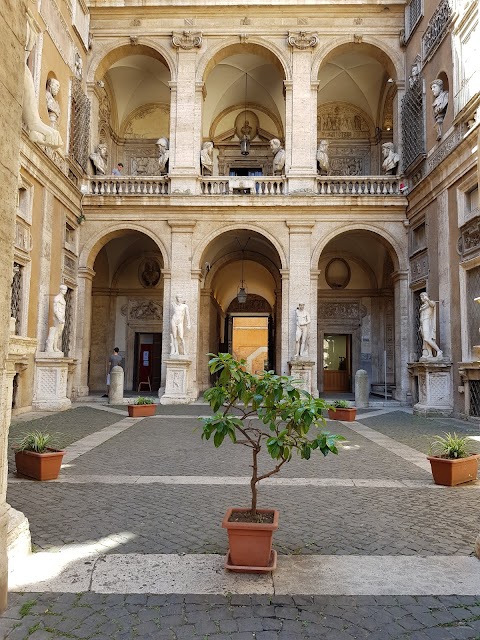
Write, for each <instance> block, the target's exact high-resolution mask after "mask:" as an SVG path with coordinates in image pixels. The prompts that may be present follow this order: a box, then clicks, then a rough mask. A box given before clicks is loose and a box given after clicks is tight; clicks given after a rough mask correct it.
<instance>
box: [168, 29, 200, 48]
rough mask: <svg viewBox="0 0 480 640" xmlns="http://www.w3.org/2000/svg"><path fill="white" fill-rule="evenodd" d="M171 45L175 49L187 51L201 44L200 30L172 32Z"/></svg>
mask: <svg viewBox="0 0 480 640" xmlns="http://www.w3.org/2000/svg"><path fill="white" fill-rule="evenodd" d="M172 46H173V47H176V48H177V49H183V50H184V51H188V50H190V49H194V48H195V47H197V48H200V47H201V46H202V34H201V33H200V31H197V32H193V31H183V33H172Z"/></svg>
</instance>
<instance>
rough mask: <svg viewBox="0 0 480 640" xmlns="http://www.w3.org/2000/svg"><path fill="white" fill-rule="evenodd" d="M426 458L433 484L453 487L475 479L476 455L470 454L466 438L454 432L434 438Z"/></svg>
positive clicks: (476, 468)
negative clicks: (428, 462)
mask: <svg viewBox="0 0 480 640" xmlns="http://www.w3.org/2000/svg"><path fill="white" fill-rule="evenodd" d="M429 453H430V455H429V456H427V458H428V460H429V461H430V466H431V468H432V475H433V481H434V482H435V484H442V485H446V486H447V487H454V486H456V485H457V484H463V483H464V482H472V481H473V480H476V479H477V474H478V454H476V453H472V452H471V444H470V442H469V439H468V436H459V435H457V434H456V433H455V432H453V433H445V434H444V435H443V436H435V438H434V439H433V440H432V442H431V444H430V452H429Z"/></svg>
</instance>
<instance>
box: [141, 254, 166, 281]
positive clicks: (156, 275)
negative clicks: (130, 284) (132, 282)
mask: <svg viewBox="0 0 480 640" xmlns="http://www.w3.org/2000/svg"><path fill="white" fill-rule="evenodd" d="M160 273H161V272H160V264H159V263H158V260H157V259H156V258H145V260H142V262H141V263H140V266H139V268H138V279H139V280H140V283H141V285H142V287H147V288H149V287H155V286H156V285H157V284H158V282H159V280H160Z"/></svg>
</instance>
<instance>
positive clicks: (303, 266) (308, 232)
mask: <svg viewBox="0 0 480 640" xmlns="http://www.w3.org/2000/svg"><path fill="white" fill-rule="evenodd" d="M287 226H288V228H289V230H290V255H289V263H290V273H289V276H290V277H289V295H288V299H289V307H288V313H287V317H288V322H289V327H290V330H289V336H290V343H289V356H290V358H292V357H293V356H294V354H295V332H296V317H295V309H296V308H297V306H298V304H299V303H300V302H303V303H304V304H305V309H306V310H307V311H308V312H309V314H310V317H311V316H312V306H313V304H316V300H315V301H313V300H312V299H311V280H310V259H311V248H310V243H311V237H312V228H313V226H314V224H313V223H312V222H293V221H291V222H290V221H287ZM311 325H312V323H310V332H309V333H310V336H311V334H312V331H314V328H312V326H311ZM308 357H309V358H310V359H313V358H315V357H316V354H315V353H313V352H312V351H311V350H310V345H309V347H308Z"/></svg>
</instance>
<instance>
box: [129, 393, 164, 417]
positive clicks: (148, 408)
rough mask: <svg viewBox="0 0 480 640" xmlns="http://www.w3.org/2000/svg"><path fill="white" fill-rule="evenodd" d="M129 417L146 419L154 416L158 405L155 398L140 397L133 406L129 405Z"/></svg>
mask: <svg viewBox="0 0 480 640" xmlns="http://www.w3.org/2000/svg"><path fill="white" fill-rule="evenodd" d="M127 407H128V415H129V416H130V418H145V417H147V416H154V415H155V411H156V410H157V407H156V404H155V403H154V401H153V398H148V397H145V396H139V397H138V398H136V399H135V401H134V403H133V404H129V405H127Z"/></svg>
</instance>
